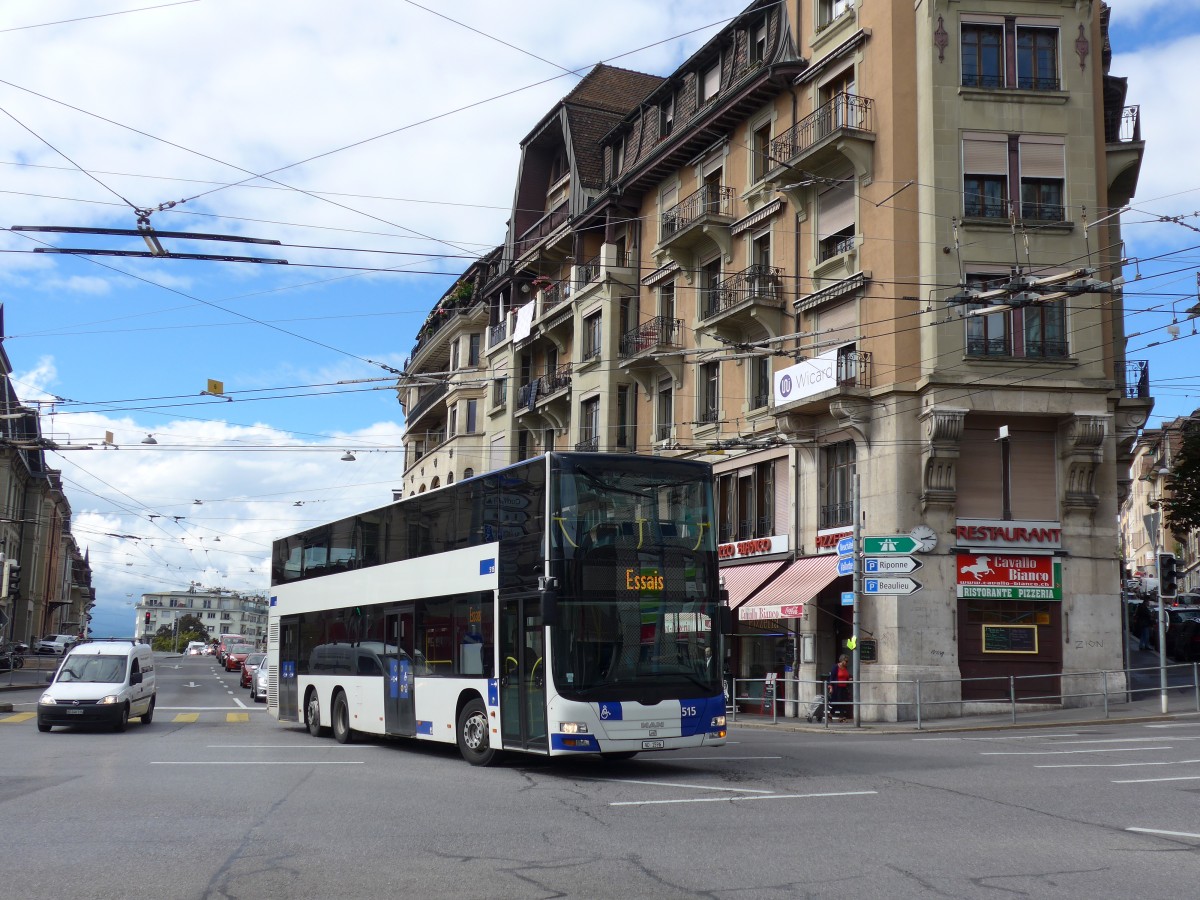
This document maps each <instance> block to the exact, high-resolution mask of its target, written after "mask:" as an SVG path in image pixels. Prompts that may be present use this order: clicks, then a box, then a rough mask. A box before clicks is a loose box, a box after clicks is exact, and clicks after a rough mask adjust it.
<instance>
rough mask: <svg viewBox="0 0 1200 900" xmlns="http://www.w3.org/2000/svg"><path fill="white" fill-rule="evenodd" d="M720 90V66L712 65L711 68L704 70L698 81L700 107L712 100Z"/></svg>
mask: <svg viewBox="0 0 1200 900" xmlns="http://www.w3.org/2000/svg"><path fill="white" fill-rule="evenodd" d="M720 90H721V64H720V63H719V62H717V63H714V64H713V66H712V68H709V69H705V70H704V74H703V76H702V77H701V79H700V105H701V106H703V105H704V104H706V103H709V102H711V101H712V100H713V98H714V97H716V96H717V94H718V93H719V92H720Z"/></svg>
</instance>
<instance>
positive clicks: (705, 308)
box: [699, 256, 722, 319]
mask: <svg viewBox="0 0 1200 900" xmlns="http://www.w3.org/2000/svg"><path fill="white" fill-rule="evenodd" d="M699 280H700V285H699V286H700V311H701V315H702V316H703V317H704V318H706V319H707V318H709V317H710V316H714V315H716V314H717V313H719V312H720V311H721V308H722V304H721V257H719V256H718V257H717V258H716V259H713V260H709V261H708V262H706V263H704V264H703V265H702V266H700V279H699Z"/></svg>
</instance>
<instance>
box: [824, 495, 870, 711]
mask: <svg viewBox="0 0 1200 900" xmlns="http://www.w3.org/2000/svg"><path fill="white" fill-rule="evenodd" d="M858 491H859V483H858V473H857V472H856V473H855V475H854V485H853V492H852V493H851V495H850V510H851V514H852V515H853V516H854V532H853V534H854V551H855V552H854V574H853V575H852V576H851V580H850V584H851V590H852V591H854V611H853V613H851V617H850V618H851V625H850V633H851V635H853V637H854V652H853V654H852V655H851V657H850V658H851V660H852V662H851V664H850V665H851V666H852V667H853V668H852V669H851V673H852V674H851V676H850V677H851V679H852V680H851V682H850V687H851V689H852V690H851V694H850V697H851V700H852V701H853V709H854V727H855V728H858V727H860V726H861V725H862V720H861V719H860V718H859V714H858V712H859V701H860V700H861V698H862V691H860V690H859V687H858V678H859V672H860V668H861V667H860V664H859V658H858V612H859V610H858V605H859V602H860V601H859V591H860V589H861V587H862V554H860V553H859V552H858V549H859V547H861V546H862V544H861V543H860V542H859V538H860V537H861V536H862V535H861V526H860V524H859V523H860V520H861V519H862V515H861V514H860V513H859V505H860V501H859V496H858ZM826 718H827V719H828V716H826Z"/></svg>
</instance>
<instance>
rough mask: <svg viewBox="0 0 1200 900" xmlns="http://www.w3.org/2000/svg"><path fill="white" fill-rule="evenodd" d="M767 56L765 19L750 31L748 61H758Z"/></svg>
mask: <svg viewBox="0 0 1200 900" xmlns="http://www.w3.org/2000/svg"><path fill="white" fill-rule="evenodd" d="M766 58H767V22H766V19H764V20H763V21H762V23H761V24H759V26H758V27H757V28H755V29H754V30H753V31H751V32H750V62H752V63H760V62H762V61H763V60H764V59H766Z"/></svg>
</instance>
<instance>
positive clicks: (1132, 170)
mask: <svg viewBox="0 0 1200 900" xmlns="http://www.w3.org/2000/svg"><path fill="white" fill-rule="evenodd" d="M1104 140H1105V157H1106V158H1107V168H1108V190H1109V206H1123V205H1124V204H1125V203H1127V202H1128V201H1129V198H1130V197H1132V196H1133V191H1134V188H1136V187H1137V181H1138V175H1139V173H1140V172H1141V169H1142V157H1143V155H1144V154H1145V152H1146V144H1145V142H1144V141H1143V140H1142V110H1141V107H1140V106H1115V107H1109V105H1108V104H1107V103H1105V106H1104Z"/></svg>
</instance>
